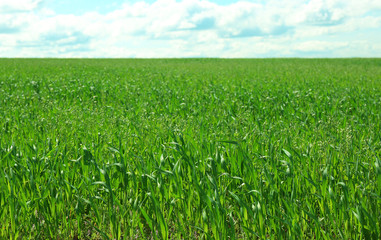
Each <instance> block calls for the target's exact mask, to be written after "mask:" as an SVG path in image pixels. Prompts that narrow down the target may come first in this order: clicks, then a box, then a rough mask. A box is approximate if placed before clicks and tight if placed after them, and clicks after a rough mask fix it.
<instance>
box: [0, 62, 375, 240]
mask: <svg viewBox="0 0 381 240" xmlns="http://www.w3.org/2000/svg"><path fill="white" fill-rule="evenodd" d="M380 126H381V59H246V60H245V59H233V60H225V59H157V60H152V59H147V60H142V59H140V60H139V59H137V60H133V59H124V60H123V59H114V60H112V59H104V60H103V59H87V60H85V59H77V60H74V59H65V60H64V59H0V169H1V171H0V222H1V224H0V238H1V239H18V238H19V239H21V238H22V239H28V238H33V239H168V238H169V239H192V238H197V239H294V238H295V239H296V238H297V239H378V238H380V236H381V235H380V234H381V130H380Z"/></svg>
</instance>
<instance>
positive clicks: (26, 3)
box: [0, 0, 43, 13]
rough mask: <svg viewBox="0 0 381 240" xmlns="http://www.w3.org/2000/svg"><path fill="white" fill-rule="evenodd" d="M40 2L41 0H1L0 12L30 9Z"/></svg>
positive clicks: (36, 6) (37, 5)
mask: <svg viewBox="0 0 381 240" xmlns="http://www.w3.org/2000/svg"><path fill="white" fill-rule="evenodd" d="M42 3H43V1H42V0H1V1H0V13H14V12H26V11H32V10H34V9H36V8H38V7H39V6H40V5H41V4H42Z"/></svg>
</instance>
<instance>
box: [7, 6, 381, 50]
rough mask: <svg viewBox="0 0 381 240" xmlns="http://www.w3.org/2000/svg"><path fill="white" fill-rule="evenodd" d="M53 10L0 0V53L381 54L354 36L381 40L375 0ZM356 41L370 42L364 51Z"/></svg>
mask: <svg viewBox="0 0 381 240" xmlns="http://www.w3.org/2000/svg"><path fill="white" fill-rule="evenodd" d="M55 10H56V9H47V8H44V4H43V1H41V0H11V1H9V0H0V38H1V41H0V55H1V56H6V57H46V56H50V57H194V56H206V57H271V56H272V57H284V56H316V55H319V54H323V56H327V57H334V56H335V54H338V55H339V54H340V56H369V55H372V54H373V56H381V49H380V48H379V47H377V46H378V45H377V44H376V40H374V34H373V35H372V36H373V38H372V39H371V38H369V39H368V40H366V39H365V38H361V39H359V34H358V33H359V32H361V31H364V30H368V32H375V31H377V32H378V34H376V37H378V38H377V39H380V36H381V31H380V30H381V14H377V13H381V1H375V0H364V1H355V0H346V1H344V0H311V1H302V0H294V1H285V0H282V1H278V0H277V1H276V0H269V1H266V2H249V1H238V2H236V3H232V4H230V5H227V6H223V5H218V4H216V3H212V2H209V1H206V0H183V1H181V2H178V1H175V0H158V1H156V2H154V3H152V4H148V3H145V2H143V1H141V2H137V3H134V4H132V3H128V2H126V3H125V4H123V5H122V6H121V7H120V9H117V10H115V11H111V12H108V13H105V14H101V13H98V12H88V13H85V14H83V15H72V14H57V13H55ZM375 13H376V14H375ZM365 34H367V33H365ZM341 36H345V37H341ZM348 36H349V37H348ZM356 41H362V44H365V45H368V46H372V47H369V48H368V49H370V50H367V51H365V52H364V47H361V48H360V47H359V46H357V45H356V44H353V42H356ZM372 51H373V53H372ZM346 52H347V55H346ZM324 54H325V55H324ZM319 56H320V55H319Z"/></svg>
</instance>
